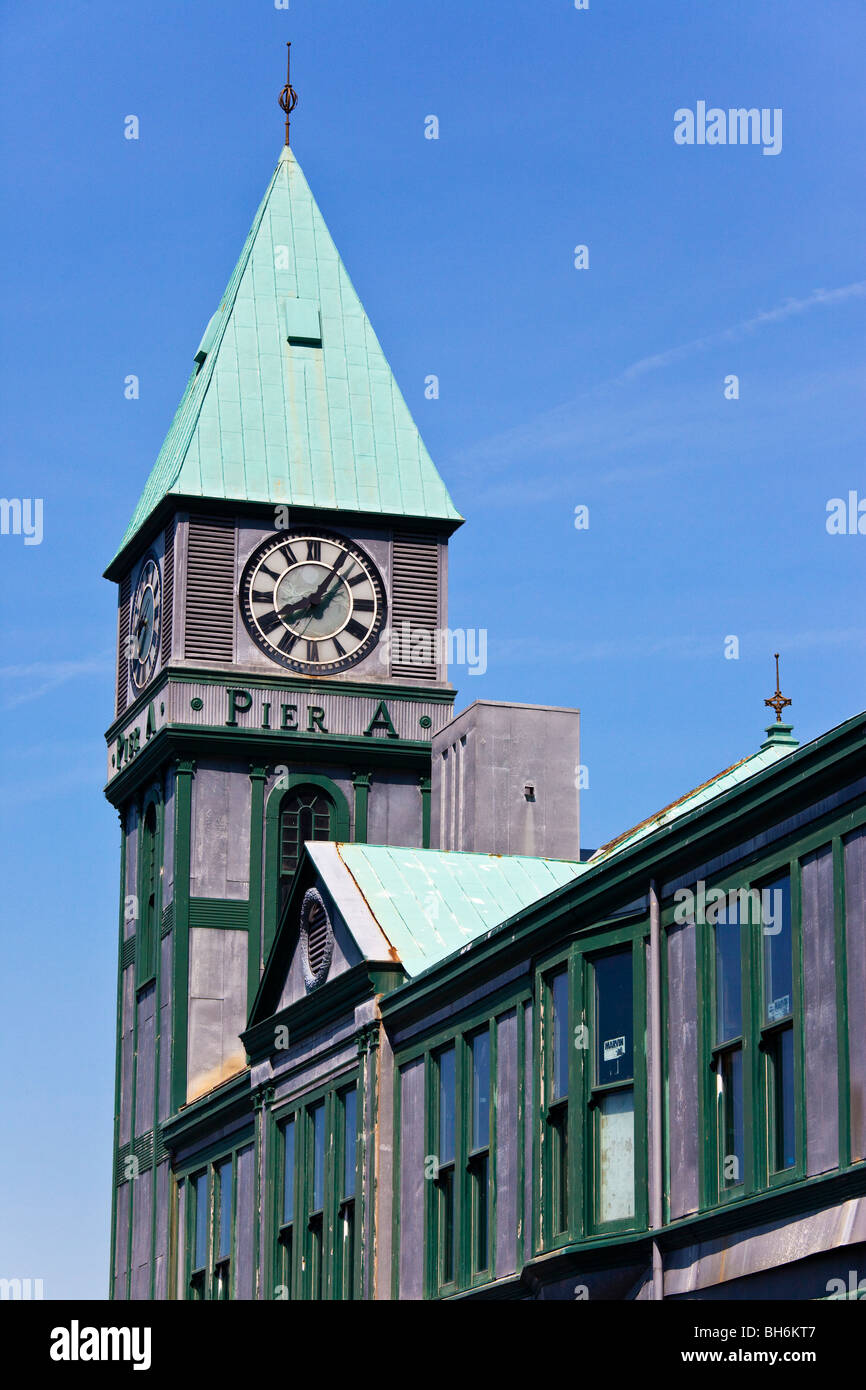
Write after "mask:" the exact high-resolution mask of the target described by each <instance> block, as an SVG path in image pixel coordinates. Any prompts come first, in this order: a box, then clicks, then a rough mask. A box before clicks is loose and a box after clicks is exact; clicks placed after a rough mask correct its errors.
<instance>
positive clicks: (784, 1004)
mask: <svg viewBox="0 0 866 1390" xmlns="http://www.w3.org/2000/svg"><path fill="white" fill-rule="evenodd" d="M790 1012H791V996H790V994H783V995H781V996H780V997H779V998H778V999H773V1000H771V1001H770V1004H769V1005H768V1007H767V1018H768V1019H769V1020H770V1022H771V1023H772V1022H774V1021H775V1020H776V1019H777V1018H785V1016H786V1015H787V1014H789V1013H790Z"/></svg>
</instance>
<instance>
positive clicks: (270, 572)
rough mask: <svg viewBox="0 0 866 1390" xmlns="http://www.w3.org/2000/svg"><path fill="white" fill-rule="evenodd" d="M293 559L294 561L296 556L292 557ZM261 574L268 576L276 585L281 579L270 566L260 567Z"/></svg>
mask: <svg viewBox="0 0 866 1390" xmlns="http://www.w3.org/2000/svg"><path fill="white" fill-rule="evenodd" d="M283 553H284V554H285V552H283ZM292 558H293V559H294V556H292ZM259 574H266V575H267V576H268V579H272V580H273V581H274V583H275V584H276V582H277V580H278V579H279V578H280V576H279V575H278V574H277V573H276V571H275V570H272V569H268V566H267V565H260V566H259Z"/></svg>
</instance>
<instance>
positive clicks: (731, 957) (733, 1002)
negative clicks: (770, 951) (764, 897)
mask: <svg viewBox="0 0 866 1390" xmlns="http://www.w3.org/2000/svg"><path fill="white" fill-rule="evenodd" d="M726 916H727V921H725V922H722V921H719V922H717V923H716V925H715V927H714V928H713V935H714V938H715V944H716V1042H717V1043H723V1042H727V1041H728V1039H729V1038H739V1037H740V1036H741V1034H742V1031H743V985H742V965H741V956H740V913H739V904H737V905H729V906H728V909H727V914H726Z"/></svg>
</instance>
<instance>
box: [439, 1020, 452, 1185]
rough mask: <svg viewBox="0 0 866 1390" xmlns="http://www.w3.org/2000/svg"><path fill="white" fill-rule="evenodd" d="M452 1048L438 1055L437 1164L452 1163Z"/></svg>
mask: <svg viewBox="0 0 866 1390" xmlns="http://www.w3.org/2000/svg"><path fill="white" fill-rule="evenodd" d="M454 1110H455V1071H454V1048H453V1047H449V1048H447V1049H446V1050H445V1051H444V1052H440V1054H439V1162H440V1163H453V1162H454Z"/></svg>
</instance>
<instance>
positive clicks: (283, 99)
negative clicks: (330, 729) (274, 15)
mask: <svg viewBox="0 0 866 1390" xmlns="http://www.w3.org/2000/svg"><path fill="white" fill-rule="evenodd" d="M286 48H287V49H288V52H287V53H286V85H285V87H284V88H283V90H282V91H281V92H280V106H281V107H282V109H283V110H284V111H285V113H286V147H287V148H288V144H289V117H290V116H291V114H292V112H293V111H294V109H295V107H296V106H297V104H298V94H297V92H296V91H295V89H294V87H293V86H292V81H291V62H292V45H291V44H290V43H287V44H286Z"/></svg>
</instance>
